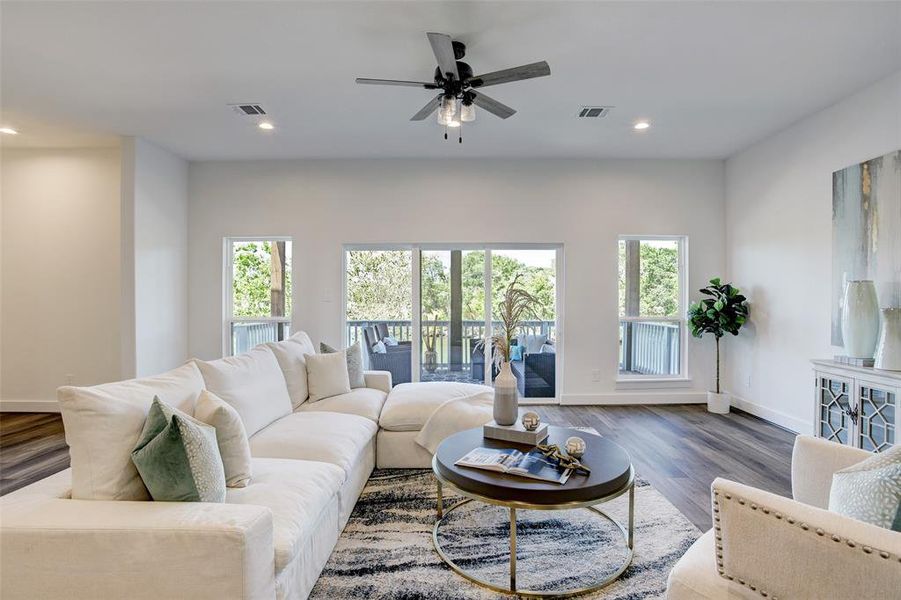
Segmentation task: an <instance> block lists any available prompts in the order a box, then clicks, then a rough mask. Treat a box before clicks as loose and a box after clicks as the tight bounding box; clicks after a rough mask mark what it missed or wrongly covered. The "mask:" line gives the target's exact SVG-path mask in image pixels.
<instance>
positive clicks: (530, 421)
mask: <svg viewBox="0 0 901 600" xmlns="http://www.w3.org/2000/svg"><path fill="white" fill-rule="evenodd" d="M539 425H541V417H540V416H538V413H537V412H532V411H529V412H527V413H526V414H524V415H523V416H522V426H523V427H525V428H526V431H535V430H536V429H538V426H539Z"/></svg>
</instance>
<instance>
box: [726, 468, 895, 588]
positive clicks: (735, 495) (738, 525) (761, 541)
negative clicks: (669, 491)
mask: <svg viewBox="0 0 901 600" xmlns="http://www.w3.org/2000/svg"><path fill="white" fill-rule="evenodd" d="M711 487H712V501H713V517H714V519H713V520H714V535H715V539H716V564H717V570H718V571H719V573H720V575H721V576H723V577H725V578H726V579H729V580H730V581H734V582H737V583H739V584H740V585H742V586H745V587H746V588H749V589H751V590H753V591H757V592H759V593H760V594H761V595H764V592H766V594H767V595H768V597H770V598H774V597H775V598H811V599H812V598H858V597H864V596H866V597H868V598H892V597H895V596H896V595H897V593H898V590H899V589H901V563H899V560H901V535H898V533H897V532H894V531H890V530H888V529H883V528H881V527H876V526H874V525H870V524H868V523H863V522H861V521H856V520H854V519H850V518H848V517H844V516H842V515H839V514H836V513H832V512H829V511H826V510H823V509H820V508H816V507H813V506H809V505H806V504H802V503H801V502H797V501H795V500H791V499H789V498H784V497H782V496H777V495H776V494H771V493H769V492H764V491H762V490H758V489H756V488H752V487H749V486H746V485H742V484H739V483H735V482H733V481H729V480H726V479H716V480H714V482H713V484H712V486H711Z"/></svg>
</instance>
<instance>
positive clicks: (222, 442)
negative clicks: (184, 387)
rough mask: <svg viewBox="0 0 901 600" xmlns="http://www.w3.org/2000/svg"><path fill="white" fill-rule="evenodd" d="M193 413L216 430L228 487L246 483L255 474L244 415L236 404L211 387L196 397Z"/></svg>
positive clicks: (242, 485)
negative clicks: (213, 390) (229, 401)
mask: <svg viewBox="0 0 901 600" xmlns="http://www.w3.org/2000/svg"><path fill="white" fill-rule="evenodd" d="M194 417H195V418H196V419H197V420H198V421H203V422H204V423H206V424H207V425H210V426H211V427H213V428H214V429H215V430H216V443H217V445H218V446H219V454H220V456H222V466H223V468H224V470H225V483H226V485H227V486H228V487H244V486H245V485H247V483H248V482H249V481H250V477H251V476H252V472H251V466H250V443H248V441H247V431H246V430H245V429H244V422H243V421H242V420H241V415H239V414H238V411H236V410H235V409H234V407H233V406H232V405H231V404H229V403H228V402H226V401H225V400H223V399H222V398H220V397H219V396H217V395H216V394H214V393H213V392H211V391H209V390H203V391H202V392H201V393H200V397H199V398H198V399H197V406H196V407H195V409H194Z"/></svg>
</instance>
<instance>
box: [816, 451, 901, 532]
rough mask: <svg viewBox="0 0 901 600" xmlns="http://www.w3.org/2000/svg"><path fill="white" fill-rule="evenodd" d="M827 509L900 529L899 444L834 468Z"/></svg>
mask: <svg viewBox="0 0 901 600" xmlns="http://www.w3.org/2000/svg"><path fill="white" fill-rule="evenodd" d="M829 510H831V511H833V512H837V513H839V514H841V515H845V516H846V517H851V518H852V519H857V520H858V521H864V522H865V523H870V524H872V525H878V526H879V527H885V528H886V529H891V530H893V531H901V446H895V447H893V448H890V449H889V450H886V451H885V452H882V453H880V454H874V455H873V456H871V457H869V458H868V459H866V460H864V461H862V462H859V463H857V464H856V465H852V466H850V467H848V468H847V469H842V470H841V471H836V473H835V474H834V475H833V476H832V489H831V490H830V491H829Z"/></svg>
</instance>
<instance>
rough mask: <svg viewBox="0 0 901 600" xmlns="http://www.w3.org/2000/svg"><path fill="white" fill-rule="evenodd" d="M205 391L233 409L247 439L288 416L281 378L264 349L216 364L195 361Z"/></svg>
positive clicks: (214, 361)
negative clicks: (241, 423)
mask: <svg viewBox="0 0 901 600" xmlns="http://www.w3.org/2000/svg"><path fill="white" fill-rule="evenodd" d="M196 362H197V367H198V368H199V369H200V372H201V373H202V374H203V380H204V382H205V383H206V388H207V389H208V390H210V391H211V392H213V393H214V394H216V395H217V396H219V397H220V398H222V399H223V400H225V401H226V402H228V403H229V404H231V405H232V407H234V409H235V410H236V411H238V414H239V415H241V420H242V421H244V428H245V429H246V430H247V435H249V436H250V435H253V434H254V433H256V432H257V431H259V430H260V429H262V428H263V427H265V426H266V425H269V424H270V423H272V422H273V421H275V420H276V419H278V418H279V417H283V416H285V415H289V414H291V398H290V396H288V387H287V385H286V384H285V376H284V375H283V374H282V370H281V368H280V367H279V365H278V360H276V358H275V355H274V354H273V353H272V350H270V349H269V348H267V347H266V346H257V347H256V348H254V349H252V350H250V351H249V352H245V353H244V354H239V355H237V356H229V357H226V358H220V359H219V360H213V361H209V362H207V361H203V360H198V361H196Z"/></svg>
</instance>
